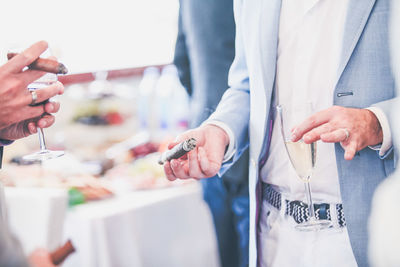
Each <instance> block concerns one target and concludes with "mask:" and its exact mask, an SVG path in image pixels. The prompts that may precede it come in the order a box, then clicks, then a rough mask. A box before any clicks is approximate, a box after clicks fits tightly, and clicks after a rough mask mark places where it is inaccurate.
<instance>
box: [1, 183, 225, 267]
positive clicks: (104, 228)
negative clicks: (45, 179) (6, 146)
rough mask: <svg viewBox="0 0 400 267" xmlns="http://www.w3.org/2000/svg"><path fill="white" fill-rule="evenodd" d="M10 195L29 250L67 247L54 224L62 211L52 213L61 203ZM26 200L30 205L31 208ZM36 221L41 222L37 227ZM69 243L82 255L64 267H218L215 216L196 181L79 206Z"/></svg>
mask: <svg viewBox="0 0 400 267" xmlns="http://www.w3.org/2000/svg"><path fill="white" fill-rule="evenodd" d="M17 190H19V189H17ZM9 192H10V190H8V189H7V190H6V197H7V202H8V203H9V207H11V209H12V210H19V211H23V210H24V212H18V213H19V215H18V216H16V213H15V212H10V214H9V215H10V217H11V218H10V221H11V223H12V224H13V225H14V226H17V227H13V228H15V230H16V232H17V235H18V237H19V238H20V239H21V241H22V243H23V244H24V246H26V247H29V248H32V247H34V246H36V245H40V246H42V247H43V246H44V247H47V248H51V249H53V248H54V243H55V242H58V243H57V245H61V244H62V243H63V242H61V240H60V237H59V235H60V234H61V232H58V233H55V231H54V230H55V229H54V227H51V224H49V223H50V222H51V221H55V220H59V219H60V218H62V219H63V218H64V216H63V215H62V214H59V213H60V210H54V209H53V206H54V205H55V204H54V203H56V202H57V203H61V202H60V201H51V202H47V201H48V200H49V198H43V199H42V200H41V201H37V202H32V201H31V200H27V199H23V198H21V193H18V195H19V197H11V198H10V193H9ZM26 202H30V203H29V205H28V206H30V207H31V208H30V210H28V209H27V206H26V205H25V204H24V203H26ZM18 203H19V204H18ZM17 204H18V205H17ZM37 206H43V207H42V208H40V209H42V210H46V212H40V213H39V214H38V213H37V212H36V211H38V207H37ZM45 206H47V207H46V208H44V207H45ZM57 206H58V204H57ZM40 209H39V210H40ZM52 213H53V214H52ZM32 220H33V221H32ZM35 220H37V222H38V223H34V224H32V222H34V221H35ZM57 224H58V223H57ZM21 229H29V230H26V231H25V230H24V231H22V230H21ZM46 230H47V232H46ZM67 239H71V240H72V243H73V244H74V246H75V248H76V249H77V252H76V253H74V254H73V255H71V256H70V257H69V258H68V259H67V260H66V261H65V263H64V264H63V267H69V266H74V267H79V266H82V267H91V266H93V267H94V266H96V267H111V266H112V267H119V266H122V267H124V266H129V267H132V266H133V267H141V266H143V267H152V266H154V267H160V266H162V267H168V266H171V267H189V266H190V267H205V266H207V267H217V266H219V263H218V254H217V245H216V240H215V234H214V229H213V226H212V221H211V215H210V213H209V210H208V208H207V205H206V204H205V203H204V202H203V200H202V193H201V187H200V185H199V184H197V183H195V184H193V185H186V186H180V187H174V188H165V189H159V190H147V191H137V192H131V193H129V194H125V195H121V196H116V197H114V198H111V199H108V200H102V201H98V202H92V203H87V204H83V205H78V206H75V207H74V208H71V209H69V210H68V211H67V212H66V218H65V222H64V239H63V240H62V241H66V240H67ZM46 240H47V241H49V240H51V242H47V243H46V242H45V241H46ZM26 251H29V250H26Z"/></svg>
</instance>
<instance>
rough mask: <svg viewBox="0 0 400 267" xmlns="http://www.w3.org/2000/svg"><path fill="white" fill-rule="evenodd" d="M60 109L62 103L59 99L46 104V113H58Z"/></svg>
mask: <svg viewBox="0 0 400 267" xmlns="http://www.w3.org/2000/svg"><path fill="white" fill-rule="evenodd" d="M59 110H60V103H59V102H57V101H50V102H48V103H46V104H44V111H45V112H46V113H56V112H58V111H59Z"/></svg>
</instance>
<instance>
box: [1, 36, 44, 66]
mask: <svg viewBox="0 0 400 267" xmlns="http://www.w3.org/2000/svg"><path fill="white" fill-rule="evenodd" d="M47 48H48V44H47V42H45V41H40V42H37V43H35V44H33V45H32V46H31V47H29V48H27V49H25V50H24V51H23V52H22V53H20V54H18V55H16V56H15V57H13V58H12V59H10V60H9V61H8V62H7V63H6V64H5V65H4V67H5V69H4V70H6V71H8V72H11V73H19V72H21V71H22V69H23V68H24V67H26V66H28V65H30V64H31V63H32V62H33V61H35V60H36V59H37V58H38V57H39V56H40V55H41V54H42V53H43V52H44V51H45V50H46V49H47Z"/></svg>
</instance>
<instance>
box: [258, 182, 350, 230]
mask: <svg viewBox="0 0 400 267" xmlns="http://www.w3.org/2000/svg"><path fill="white" fill-rule="evenodd" d="M263 198H264V200H266V201H267V202H268V203H269V204H271V205H272V206H273V207H275V208H277V209H278V210H280V209H281V208H282V207H281V206H282V195H281V193H279V192H277V191H275V190H274V189H273V188H272V186H271V185H269V184H265V183H263ZM331 208H334V209H335V210H336V214H337V222H338V224H339V226H340V227H344V226H346V220H345V218H344V214H343V205H342V204H327V203H321V204H314V211H315V217H316V218H317V220H330V221H331V220H332V216H331ZM285 214H286V215H289V216H291V217H293V219H294V220H295V222H296V223H303V222H306V221H308V219H309V215H308V214H309V211H308V205H307V204H306V203H304V202H301V201H298V200H294V201H290V200H285Z"/></svg>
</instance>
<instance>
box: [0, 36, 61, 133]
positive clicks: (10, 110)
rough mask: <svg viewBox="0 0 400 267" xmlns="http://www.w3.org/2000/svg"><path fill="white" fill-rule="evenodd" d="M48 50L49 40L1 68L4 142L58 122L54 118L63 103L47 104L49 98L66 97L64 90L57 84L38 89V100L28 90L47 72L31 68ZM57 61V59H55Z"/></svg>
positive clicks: (0, 111) (0, 124)
mask: <svg viewBox="0 0 400 267" xmlns="http://www.w3.org/2000/svg"><path fill="white" fill-rule="evenodd" d="M47 48H48V44H47V43H46V42H45V41H40V42H37V43H35V44H33V45H32V46H31V47H29V48H28V49H26V50H25V51H23V52H22V53H20V54H16V55H14V56H13V57H12V58H11V59H10V60H9V61H8V62H7V63H5V64H4V65H3V66H1V67H0V107H1V108H0V139H6V140H16V139H19V138H22V137H25V136H28V135H30V134H34V133H36V126H38V127H40V128H47V127H49V126H51V125H52V124H53V123H54V120H55V119H54V116H52V115H51V113H56V112H57V111H58V110H59V108H60V104H59V103H57V102H46V103H44V104H43V105H37V106H33V105H31V104H32V103H41V102H44V101H46V100H47V99H49V98H51V97H53V96H55V95H59V94H62V93H63V92H64V87H63V85H62V84H61V83H59V82H57V83H55V84H52V85H50V86H48V87H46V88H42V89H38V90H36V94H35V99H33V97H34V96H33V94H31V93H30V92H29V91H28V90H27V86H28V84H30V83H32V82H33V81H35V80H37V79H38V78H40V77H41V76H43V75H44V74H45V73H46V72H45V71H41V70H34V69H32V68H27V67H28V66H33V65H32V63H34V62H35V61H36V60H37V59H38V58H39V56H40V55H41V54H42V53H43V52H44V51H45V50H46V49H47ZM52 61H54V60H52Z"/></svg>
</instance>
